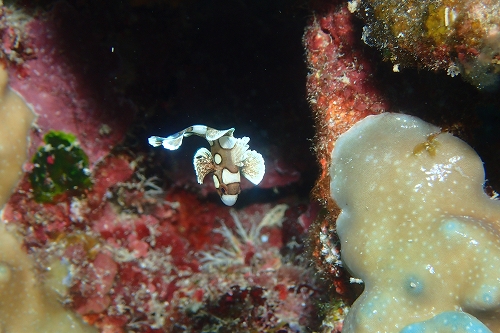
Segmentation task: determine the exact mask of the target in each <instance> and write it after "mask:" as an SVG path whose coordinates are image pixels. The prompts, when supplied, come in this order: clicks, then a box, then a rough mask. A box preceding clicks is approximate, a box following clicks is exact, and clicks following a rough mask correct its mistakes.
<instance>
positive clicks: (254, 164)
mask: <svg viewBox="0 0 500 333" xmlns="http://www.w3.org/2000/svg"><path fill="white" fill-rule="evenodd" d="M245 155H246V156H245V159H244V160H243V165H242V166H241V174H242V175H243V177H245V178H246V179H248V180H249V181H251V182H252V183H253V184H255V185H258V184H259V183H260V182H261V180H262V178H264V173H265V172H266V166H265V164H264V158H262V155H261V154H259V153H258V152H256V151H255V150H247V151H246V153H245Z"/></svg>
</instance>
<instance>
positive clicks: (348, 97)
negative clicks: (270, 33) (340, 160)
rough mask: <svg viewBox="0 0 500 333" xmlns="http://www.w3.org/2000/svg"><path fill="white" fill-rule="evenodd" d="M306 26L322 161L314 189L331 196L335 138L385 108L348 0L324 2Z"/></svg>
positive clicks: (310, 94) (317, 144) (326, 198)
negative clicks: (359, 38)
mask: <svg viewBox="0 0 500 333" xmlns="http://www.w3.org/2000/svg"><path fill="white" fill-rule="evenodd" d="M318 7H319V8H318V10H317V12H316V13H315V14H314V17H313V19H312V20H311V22H310V23H309V25H308V27H307V28H306V32H305V34H304V45H305V48H306V51H307V53H306V55H307V63H308V66H309V74H308V76H307V90H308V99H309V103H310V105H311V108H312V111H313V114H314V117H315V120H316V142H315V145H314V150H315V152H316V155H317V158H318V160H319V164H320V167H321V170H320V177H319V180H318V181H317V183H316V187H315V190H314V195H315V196H316V197H317V198H318V199H320V200H321V201H322V202H323V203H327V202H329V201H330V199H329V190H328V187H329V186H328V182H329V180H328V178H329V176H328V167H329V165H330V160H331V157H330V154H331V151H332V149H333V147H334V144H335V140H336V138H338V136H340V135H341V134H342V133H344V132H345V131H347V130H348V129H349V128H350V127H351V126H352V125H354V124H355V123H356V122H357V121H359V120H361V119H363V118H364V117H366V116H367V115H370V114H377V113H380V112H383V111H384V110H386V109H387V101H386V100H385V99H384V97H383V96H382V95H381V93H380V91H379V90H378V88H377V82H376V80H375V79H374V78H373V77H372V74H371V73H372V71H373V69H372V64H371V63H370V59H369V58H368V57H367V56H366V55H365V54H364V51H363V49H362V47H361V45H360V44H361V41H359V40H357V39H356V34H355V27H354V23H353V21H352V20H353V17H352V15H351V13H350V12H349V11H348V10H347V5H346V4H343V3H340V4H337V3H335V2H334V3H326V4H323V5H321V6H318Z"/></svg>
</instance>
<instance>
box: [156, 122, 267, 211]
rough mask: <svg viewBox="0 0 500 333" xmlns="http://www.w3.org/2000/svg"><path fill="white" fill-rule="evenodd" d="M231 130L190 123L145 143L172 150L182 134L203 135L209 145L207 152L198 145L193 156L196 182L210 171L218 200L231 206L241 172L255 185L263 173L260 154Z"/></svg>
mask: <svg viewBox="0 0 500 333" xmlns="http://www.w3.org/2000/svg"><path fill="white" fill-rule="evenodd" d="M233 132H234V128H230V129H227V130H216V129H214V128H211V127H208V126H205V125H193V126H190V127H188V128H186V129H184V130H182V131H180V132H178V133H175V134H173V135H170V136H168V137H166V138H164V137H160V136H152V137H150V138H149V139H148V142H149V144H150V145H151V146H153V147H158V146H160V145H161V146H163V148H165V149H168V150H176V149H177V148H179V147H180V146H181V144H182V139H183V138H184V137H188V136H191V135H198V136H201V137H203V138H205V139H206V140H207V141H208V143H209V144H210V151H209V150H208V149H206V148H200V149H198V151H197V152H196V154H195V155H194V159H193V164H194V170H195V171H196V177H197V178H198V183H199V184H203V179H204V178H205V176H206V175H208V174H210V173H212V174H213V180H214V184H215V187H216V189H217V193H219V196H220V198H221V200H222V202H223V203H224V204H226V205H227V206H232V205H234V204H235V202H236V200H237V199H238V194H240V192H241V186H240V180H241V175H243V177H245V178H246V179H248V180H249V181H251V182H252V183H253V184H255V185H258V184H259V183H260V182H261V180H262V178H263V177H264V173H265V165H264V159H263V158H262V155H261V154H259V153H257V152H256V151H255V150H249V149H248V148H249V146H248V142H249V141H250V138H248V137H246V136H245V137H243V138H241V139H240V138H235V137H234V136H233Z"/></svg>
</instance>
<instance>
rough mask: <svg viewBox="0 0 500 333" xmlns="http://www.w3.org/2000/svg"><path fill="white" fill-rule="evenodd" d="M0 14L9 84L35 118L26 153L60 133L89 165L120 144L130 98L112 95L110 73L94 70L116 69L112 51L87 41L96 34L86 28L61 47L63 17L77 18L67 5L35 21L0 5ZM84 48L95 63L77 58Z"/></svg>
mask: <svg viewBox="0 0 500 333" xmlns="http://www.w3.org/2000/svg"><path fill="white" fill-rule="evenodd" d="M2 14H3V16H2V18H1V19H2V23H3V35H4V38H3V41H4V42H3V52H4V60H5V61H6V62H7V63H8V64H9V65H10V66H9V67H8V68H9V72H10V78H11V81H10V86H11V87H12V88H13V89H14V90H16V91H17V92H19V93H20V94H21V95H22V96H23V98H24V99H25V100H26V101H27V102H28V103H30V104H31V105H32V106H33V109H34V111H35V112H36V113H37V114H38V115H39V117H38V118H37V121H36V125H37V130H36V131H34V132H33V135H32V137H31V139H32V141H33V142H32V143H33V144H32V146H31V149H30V152H31V153H33V151H34V149H36V147H37V146H38V144H39V143H40V142H41V139H42V137H43V134H45V133H46V132H48V131H49V130H61V131H65V132H70V133H74V134H75V135H76V136H77V139H78V140H79V141H80V144H81V145H82V147H83V148H84V150H85V152H86V153H87V155H88V156H89V158H90V162H91V165H93V164H94V163H95V162H96V161H98V160H99V159H100V158H102V157H104V156H105V155H106V154H107V153H108V152H109V150H110V149H111V148H112V147H113V146H115V145H116V144H117V143H119V142H120V141H121V140H123V138H124V134H125V132H126V131H127V129H128V127H129V126H130V125H131V124H132V121H133V119H134V113H135V109H136V107H135V106H134V105H133V103H132V102H131V101H130V100H128V99H127V98H125V97H124V96H122V95H121V94H117V93H116V91H115V90H114V89H115V87H114V85H113V84H112V81H111V79H112V77H111V76H110V75H111V73H110V70H109V69H107V70H106V71H103V70H100V69H102V68H104V67H106V66H109V67H110V68H114V67H116V66H117V65H116V64H115V63H114V61H115V60H114V56H113V55H112V53H111V52H112V51H111V50H110V49H104V48H103V47H102V45H99V44H96V43H93V42H92V40H93V38H94V37H96V34H95V32H93V31H91V32H90V33H89V30H88V29H86V28H85V30H82V31H81V32H80V34H77V35H74V36H71V37H72V39H70V40H71V41H72V42H71V44H69V43H68V44H63V43H62V40H61V39H62V37H61V28H64V26H65V25H66V24H67V20H68V17H72V16H77V15H78V13H77V12H75V10H74V9H73V8H71V7H70V6H68V5H65V4H62V3H61V4H58V5H56V6H55V8H54V9H53V10H52V12H50V13H48V14H43V15H39V16H37V17H36V18H30V17H29V16H27V15H23V14H22V12H20V11H15V10H11V9H8V8H6V7H3V10H2ZM20 18H22V19H20ZM79 21H80V20H78V19H76V20H74V22H75V23H79ZM81 28H82V29H83V27H81ZM74 31H78V29H75V30H74ZM83 31H85V33H83ZM12 40H15V43H14V42H13V41H12ZM77 41H78V42H77ZM13 43H14V44H15V46H14V45H12V44H13ZM14 48H15V50H13V49H14ZM84 48H85V53H91V52H94V53H95V54H99V55H100V56H99V62H95V60H94V61H90V60H88V59H86V58H83V57H79V56H78V52H79V51H82V49H84ZM14 54H15V55H16V56H15V57H14ZM75 55H77V56H75ZM75 59H76V60H75Z"/></svg>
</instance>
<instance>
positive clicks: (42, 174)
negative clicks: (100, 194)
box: [29, 131, 92, 202]
mask: <svg viewBox="0 0 500 333" xmlns="http://www.w3.org/2000/svg"><path fill="white" fill-rule="evenodd" d="M43 140H44V142H45V145H44V146H42V147H40V148H39V149H38V151H37V152H36V154H35V156H34V157H33V164H34V168H33V171H32V172H31V174H30V176H29V179H30V181H31V186H32V187H33V191H34V195H35V200H36V201H37V202H53V201H54V199H55V197H56V196H58V195H60V194H63V193H67V192H69V193H70V194H72V195H75V194H80V193H81V192H82V191H83V190H85V189H88V188H90V187H91V186H92V182H91V180H90V177H89V169H88V165H89V160H88V157H87V155H86V154H85V152H84V151H83V150H82V149H81V148H80V147H79V145H78V143H77V142H76V137H75V136H74V135H72V134H69V133H64V132H60V131H49V132H48V133H47V134H45V136H44V138H43Z"/></svg>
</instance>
